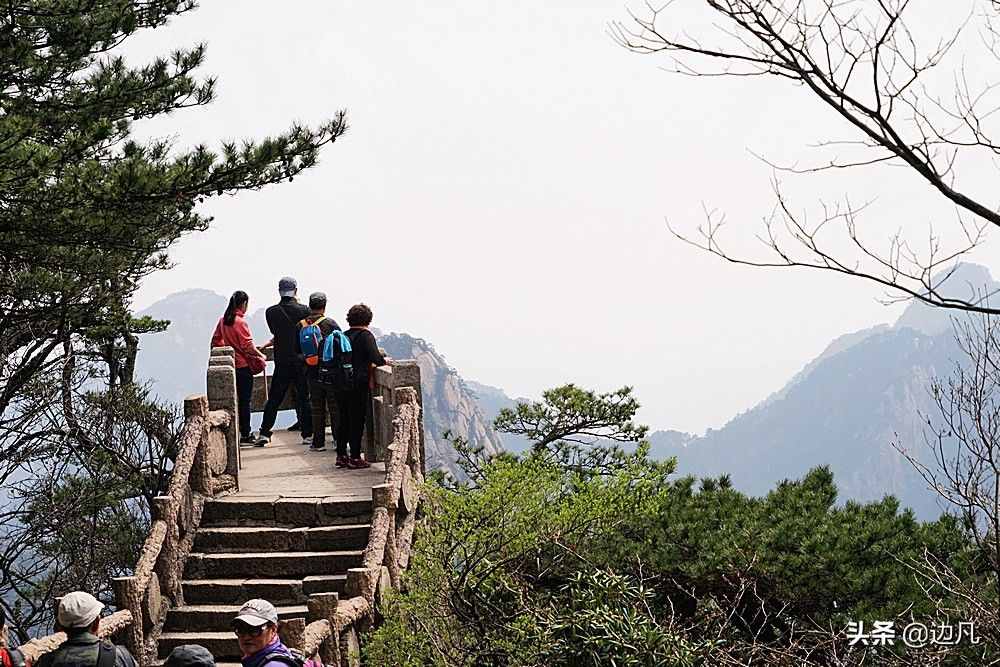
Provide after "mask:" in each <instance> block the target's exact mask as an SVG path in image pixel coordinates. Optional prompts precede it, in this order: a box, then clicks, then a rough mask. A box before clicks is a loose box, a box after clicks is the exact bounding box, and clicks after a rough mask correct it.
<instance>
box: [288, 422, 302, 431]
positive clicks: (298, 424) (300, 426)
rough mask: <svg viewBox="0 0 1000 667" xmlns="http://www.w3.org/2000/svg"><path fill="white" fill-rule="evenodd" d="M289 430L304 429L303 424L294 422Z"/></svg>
mask: <svg viewBox="0 0 1000 667" xmlns="http://www.w3.org/2000/svg"><path fill="white" fill-rule="evenodd" d="M288 430H289V431H301V430H302V424H300V423H298V422H295V423H294V424H292V425H291V426H289V427H288Z"/></svg>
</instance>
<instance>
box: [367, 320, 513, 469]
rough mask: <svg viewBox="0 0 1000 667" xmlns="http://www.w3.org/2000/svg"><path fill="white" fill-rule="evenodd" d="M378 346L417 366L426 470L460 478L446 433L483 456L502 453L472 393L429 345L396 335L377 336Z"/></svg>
mask: <svg viewBox="0 0 1000 667" xmlns="http://www.w3.org/2000/svg"><path fill="white" fill-rule="evenodd" d="M378 342H379V345H380V346H381V347H382V348H383V349H384V350H385V351H386V354H388V355H389V356H390V357H393V358H395V359H415V360H416V361H417V363H418V364H419V365H420V378H421V384H422V385H423V386H422V389H423V398H424V434H425V441H426V452H427V469H428V470H431V469H438V470H444V471H446V472H448V473H450V474H452V475H453V476H455V477H456V478H459V479H460V478H462V477H463V473H462V471H461V469H460V468H459V466H458V465H457V464H456V462H455V458H456V455H455V450H454V448H453V447H452V446H451V444H450V442H449V441H448V438H447V437H446V436H445V434H446V433H449V432H450V433H451V434H452V436H460V437H462V438H465V439H466V440H467V441H468V442H469V444H470V445H472V446H473V447H482V448H483V451H484V452H485V453H487V454H497V453H499V452H500V451H502V450H503V444H502V442H501V440H500V438H499V437H498V436H497V434H496V432H495V431H494V430H493V426H492V422H491V420H490V419H488V418H487V417H486V415H485V414H484V413H483V410H482V408H481V407H480V406H479V403H478V402H477V400H476V398H477V397H476V395H475V393H473V391H472V390H471V389H470V388H469V386H468V385H467V384H466V383H465V382H464V381H463V380H462V378H461V377H460V376H459V374H458V373H457V372H456V371H455V369H453V368H452V367H450V366H449V365H448V363H447V362H446V361H445V359H444V357H443V356H441V355H440V354H439V353H438V352H436V351H435V350H434V347H433V346H432V345H431V344H430V343H428V342H427V341H425V340H423V339H422V338H414V337H413V336H409V335H407V334H399V333H390V334H381V335H379V336H378Z"/></svg>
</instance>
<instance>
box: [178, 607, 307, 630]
mask: <svg viewBox="0 0 1000 667" xmlns="http://www.w3.org/2000/svg"><path fill="white" fill-rule="evenodd" d="M240 606H241V605H240V604H232V605H226V604H206V605H186V606H183V607H175V608H173V609H171V610H170V611H169V612H168V613H167V620H166V623H165V624H164V628H163V629H164V630H165V631H168V632H170V631H177V632H208V631H218V632H227V631H231V623H232V621H233V619H234V618H235V617H236V615H237V614H238V613H239V611H240ZM308 614H309V609H308V607H306V605H294V606H278V618H280V619H282V620H284V619H288V618H306V616H307V615H308Z"/></svg>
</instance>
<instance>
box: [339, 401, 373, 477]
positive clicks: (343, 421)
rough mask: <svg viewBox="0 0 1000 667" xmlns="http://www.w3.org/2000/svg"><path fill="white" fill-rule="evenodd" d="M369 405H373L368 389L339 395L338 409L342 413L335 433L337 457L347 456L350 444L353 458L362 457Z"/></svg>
mask: <svg viewBox="0 0 1000 667" xmlns="http://www.w3.org/2000/svg"><path fill="white" fill-rule="evenodd" d="M369 403H371V392H369V390H368V387H363V388H361V389H355V390H353V391H345V392H339V393H338V394H337V409H338V410H339V411H340V419H339V420H338V422H337V430H336V431H335V434H336V435H335V439H336V441H337V456H345V455H346V454H347V445H348V443H350V445H351V458H355V459H356V458H359V457H360V456H361V437H362V436H363V435H364V432H365V420H366V419H367V417H368V404H369Z"/></svg>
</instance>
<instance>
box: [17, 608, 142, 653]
mask: <svg viewBox="0 0 1000 667" xmlns="http://www.w3.org/2000/svg"><path fill="white" fill-rule="evenodd" d="M103 610H104V604H103V603H102V602H101V601H100V600H98V599H97V598H95V597H94V596H93V595H91V594H90V593H86V592H84V591H73V592H72V593H67V594H66V595H64V596H63V597H62V598H61V599H60V600H59V609H58V610H57V611H56V626H57V628H58V629H59V630H62V631H63V632H65V633H66V641H65V642H63V643H62V644H61V645H60V646H59V648H57V649H56V650H54V651H51V652H49V653H46V654H45V655H43V656H42V657H41V658H39V659H38V661H37V662H36V663H35V667H137V665H136V662H135V659H134V658H133V657H132V655H131V654H130V653H129V652H128V650H126V649H125V648H124V647H121V646H115V645H114V644H112V643H111V642H110V641H108V640H106V639H105V640H101V639H98V637H97V631H98V629H99V628H100V627H101V612H102V611H103Z"/></svg>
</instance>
